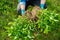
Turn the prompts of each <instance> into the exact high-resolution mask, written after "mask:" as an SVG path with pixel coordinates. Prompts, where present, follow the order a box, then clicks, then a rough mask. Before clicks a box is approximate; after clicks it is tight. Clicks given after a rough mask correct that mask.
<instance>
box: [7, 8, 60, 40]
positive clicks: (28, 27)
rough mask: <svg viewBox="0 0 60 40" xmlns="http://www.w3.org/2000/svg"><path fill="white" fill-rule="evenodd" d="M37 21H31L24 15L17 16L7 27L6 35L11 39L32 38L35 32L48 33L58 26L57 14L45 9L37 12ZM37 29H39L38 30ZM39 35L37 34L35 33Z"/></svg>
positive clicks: (27, 39) (22, 39) (29, 39)
mask: <svg viewBox="0 0 60 40" xmlns="http://www.w3.org/2000/svg"><path fill="white" fill-rule="evenodd" d="M37 13H38V14H37V17H38V19H37V21H36V22H35V21H31V20H29V19H28V18H27V17H26V16H25V17H22V16H19V17H18V18H17V19H14V21H13V22H9V23H8V25H9V27H7V32H8V36H9V37H10V38H11V39H12V40H34V38H35V35H36V34H35V32H36V30H37V32H38V33H37V34H40V33H41V32H42V33H44V34H48V33H49V32H51V31H53V30H55V29H56V28H58V27H59V21H60V20H59V14H58V13H55V11H48V10H47V9H45V10H41V12H40V11H39V12H37ZM38 30H39V31H38ZM37 36H39V35H37Z"/></svg>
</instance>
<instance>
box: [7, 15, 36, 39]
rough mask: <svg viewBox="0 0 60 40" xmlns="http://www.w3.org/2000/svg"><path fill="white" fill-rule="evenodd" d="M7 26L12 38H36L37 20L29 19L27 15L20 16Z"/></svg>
mask: <svg viewBox="0 0 60 40" xmlns="http://www.w3.org/2000/svg"><path fill="white" fill-rule="evenodd" d="M8 25H9V26H10V27H9V28H7V29H8V30H7V31H8V36H9V37H10V38H11V39H12V40H31V39H33V38H34V33H33V32H34V31H35V27H36V25H35V22H33V21H31V20H29V19H27V17H21V16H19V17H18V18H17V19H14V22H9V23H8Z"/></svg>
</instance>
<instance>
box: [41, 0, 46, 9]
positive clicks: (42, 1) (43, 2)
mask: <svg viewBox="0 0 60 40" xmlns="http://www.w3.org/2000/svg"><path fill="white" fill-rule="evenodd" d="M45 2H46V0H41V2H40V7H41V9H44V5H45Z"/></svg>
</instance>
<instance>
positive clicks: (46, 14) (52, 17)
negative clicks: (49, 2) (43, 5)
mask: <svg viewBox="0 0 60 40" xmlns="http://www.w3.org/2000/svg"><path fill="white" fill-rule="evenodd" d="M38 18H39V20H38V21H37V24H38V28H40V32H43V33H45V34H48V32H51V31H53V30H56V29H57V28H58V27H59V22H60V19H59V18H60V17H59V14H58V13H56V12H55V10H54V11H50V10H49V11H48V10H47V9H45V10H42V14H38Z"/></svg>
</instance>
